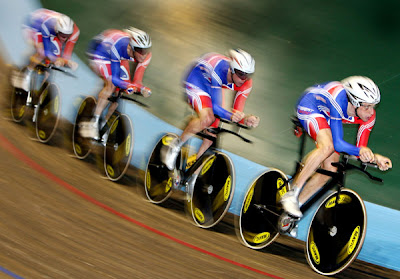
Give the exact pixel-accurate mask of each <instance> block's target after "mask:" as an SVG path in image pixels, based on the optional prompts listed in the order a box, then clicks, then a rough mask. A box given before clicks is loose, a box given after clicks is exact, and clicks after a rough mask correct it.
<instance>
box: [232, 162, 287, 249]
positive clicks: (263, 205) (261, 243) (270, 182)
mask: <svg viewBox="0 0 400 279" xmlns="http://www.w3.org/2000/svg"><path fill="white" fill-rule="evenodd" d="M287 191H288V184H287V176H286V175H285V174H284V173H283V172H281V171H280V170H277V169H268V170H267V171H266V172H264V173H263V174H261V175H260V176H258V177H257V178H256V179H255V180H254V181H253V183H252V184H251V186H250V188H249V189H248V190H247V193H246V195H245V198H244V200H243V203H242V207H241V209H240V214H239V216H238V217H236V221H235V225H236V234H237V235H238V237H239V239H240V241H241V242H242V244H244V245H245V246H247V247H249V248H252V249H262V248H264V247H266V246H268V245H269V244H271V243H272V242H274V241H275V239H276V238H277V237H278V236H279V227H278V220H279V216H280V215H281V214H282V213H283V210H282V207H281V205H280V203H279V201H280V199H281V197H282V196H283V195H284V194H285V193H286V192H287Z"/></svg>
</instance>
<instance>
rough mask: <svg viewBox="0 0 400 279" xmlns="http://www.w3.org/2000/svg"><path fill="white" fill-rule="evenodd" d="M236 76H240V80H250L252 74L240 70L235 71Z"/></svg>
mask: <svg viewBox="0 0 400 279" xmlns="http://www.w3.org/2000/svg"><path fill="white" fill-rule="evenodd" d="M235 74H236V75H237V76H238V78H240V79H241V80H246V79H249V78H250V76H251V74H248V73H245V72H242V71H240V70H237V69H235Z"/></svg>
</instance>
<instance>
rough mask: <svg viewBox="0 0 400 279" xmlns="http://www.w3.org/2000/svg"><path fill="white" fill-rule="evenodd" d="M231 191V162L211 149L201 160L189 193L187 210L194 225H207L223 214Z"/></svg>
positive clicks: (232, 183)
mask: <svg viewBox="0 0 400 279" xmlns="http://www.w3.org/2000/svg"><path fill="white" fill-rule="evenodd" d="M234 191H235V170H234V167H233V162H232V160H231V159H230V158H229V156H227V155H226V154H224V153H221V152H219V151H215V152H214V154H212V155H210V156H209V157H207V158H206V159H205V160H204V163H203V164H202V166H201V169H200V173H199V175H198V177H197V179H196V182H195V184H194V187H193V191H192V193H191V197H190V200H189V210H190V213H191V215H192V218H193V221H194V223H195V225H196V226H198V227H201V228H211V227H213V226H215V225H217V224H218V223H219V222H220V221H221V220H222V219H223V218H224V216H225V215H226V213H227V212H228V210H229V206H230V205H231V203H232V199H233V194H234Z"/></svg>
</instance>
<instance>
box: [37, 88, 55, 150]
mask: <svg viewBox="0 0 400 279" xmlns="http://www.w3.org/2000/svg"><path fill="white" fill-rule="evenodd" d="M35 113H36V137H37V138H38V140H39V141H40V142H42V143H47V142H48V141H50V139H51V138H52V137H53V135H54V133H55V131H56V129H57V126H58V122H59V119H60V113H61V97H60V90H59V89H58V87H57V85H56V84H53V83H50V84H47V86H46V87H45V88H44V90H43V91H42V93H41V95H40V99H39V104H38V107H37V108H36V109H35Z"/></svg>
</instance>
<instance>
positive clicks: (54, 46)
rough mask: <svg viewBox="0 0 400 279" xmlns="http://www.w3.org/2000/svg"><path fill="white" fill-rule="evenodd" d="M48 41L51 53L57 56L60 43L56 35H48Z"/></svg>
mask: <svg viewBox="0 0 400 279" xmlns="http://www.w3.org/2000/svg"><path fill="white" fill-rule="evenodd" d="M50 42H51V43H52V46H50V49H51V53H53V54H54V55H55V56H57V57H59V56H60V55H61V43H60V42H59V41H58V40H57V39H56V37H50Z"/></svg>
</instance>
